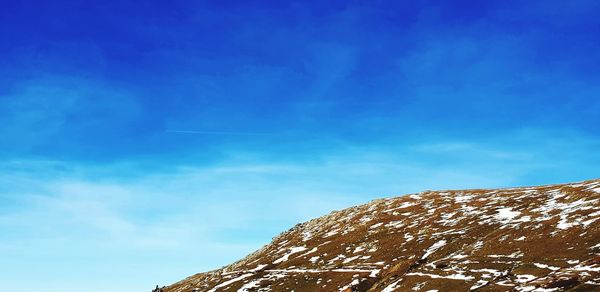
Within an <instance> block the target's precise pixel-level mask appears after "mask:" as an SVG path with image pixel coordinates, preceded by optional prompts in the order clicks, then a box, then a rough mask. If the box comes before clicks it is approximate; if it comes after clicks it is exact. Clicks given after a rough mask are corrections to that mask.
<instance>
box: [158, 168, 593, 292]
mask: <svg viewBox="0 0 600 292" xmlns="http://www.w3.org/2000/svg"><path fill="white" fill-rule="evenodd" d="M599 219H600V179H599V180H591V181H585V182H581V183H572V184H562V185H549V186H540V187H522V188H509V189H495V190H488V189H475V190H451V191H425V192H422V193H419V194H413V195H405V196H400V197H397V198H390V199H380V200H375V201H372V202H370V203H368V204H364V205H360V206H356V207H352V208H348V209H345V210H341V211H335V212H333V213H331V214H329V215H326V216H323V217H320V218H317V219H313V220H311V221H308V222H305V223H302V224H298V225H296V226H294V227H293V228H292V229H290V230H288V231H286V232H284V233H282V234H280V235H279V236H277V237H275V238H274V239H273V241H272V242H271V243H270V244H268V245H266V246H264V247H263V248H262V249H260V250H258V251H256V252H254V253H252V254H250V255H249V256H247V257H246V258H244V259H242V260H240V261H238V262H236V263H233V264H231V265H228V266H226V267H223V268H222V269H219V270H215V271H211V272H206V273H200V274H196V275H194V276H191V277H189V278H187V279H184V280H182V281H180V282H178V283H175V284H173V285H171V286H168V287H165V288H164V291H165V292H175V291H177V292H180V291H210V292H216V291H296V292H298V291H344V292H350V291H384V292H390V291H430V292H432V291H440V292H442V291H600V220H599Z"/></svg>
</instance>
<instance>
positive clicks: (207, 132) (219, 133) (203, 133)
mask: <svg viewBox="0 0 600 292" xmlns="http://www.w3.org/2000/svg"><path fill="white" fill-rule="evenodd" d="M165 132H167V133H180V134H200V135H242V136H265V135H272V134H271V133H255V132H228V131H191V130H166V131H165Z"/></svg>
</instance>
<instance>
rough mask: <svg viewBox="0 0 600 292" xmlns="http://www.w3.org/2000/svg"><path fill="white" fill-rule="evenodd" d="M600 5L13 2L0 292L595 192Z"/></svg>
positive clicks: (67, 286)
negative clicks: (485, 196)
mask: <svg viewBox="0 0 600 292" xmlns="http://www.w3.org/2000/svg"><path fill="white" fill-rule="evenodd" d="M598 13H600V2H599V1H478V2H476V1H312V2H311V1H306V2H292V1H274V2H268V1H244V2H237V3H234V2H231V1H212V2H207V1H167V2H165V1H26V0H25V1H4V2H3V3H2V4H1V7H0V57H1V58H0V137H1V138H0V259H1V263H2V264H1V265H0V283H2V289H3V290H6V291H12V292H20V291H35V290H38V291H61V292H71V291H73V292H74V291H81V289H82V287H85V290H86V291H92V292H93V291H147V290H149V289H151V288H152V287H153V286H154V285H155V284H161V285H163V284H169V283H172V282H174V281H177V280H180V279H182V278H183V277H185V276H189V275H191V274H193V273H196V272H200V271H204V270H208V269H213V268H217V267H220V266H221V265H224V264H227V263H229V262H231V261H233V260H235V259H238V258H240V257H242V256H244V255H245V254H247V253H249V252H251V251H253V250H255V249H257V248H259V247H260V246H261V245H263V244H266V243H268V242H269V241H270V239H271V237H273V236H275V235H277V234H278V233H279V232H281V231H284V230H285V229H287V228H289V227H291V226H293V225H294V224H296V223H298V222H300V221H305V220H308V219H310V218H312V217H315V216H319V215H323V214H325V213H328V212H330V211H332V210H334V209H340V208H344V207H347V206H351V205H354V204H358V203H362V202H366V201H369V200H371V199H375V198H379V197H386V196H393V195H400V194H405V193H410V192H417V191H421V190H425V189H446V188H472V187H505V186H514V185H533V184H546V183H558V182H568V181H577V180H584V179H590V178H596V177H599V176H600V172H599V170H600V168H599V165H600V151H598V150H599V149H600V126H599V125H600V70H599V69H598V66H599V64H600V19H599V18H598Z"/></svg>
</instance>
